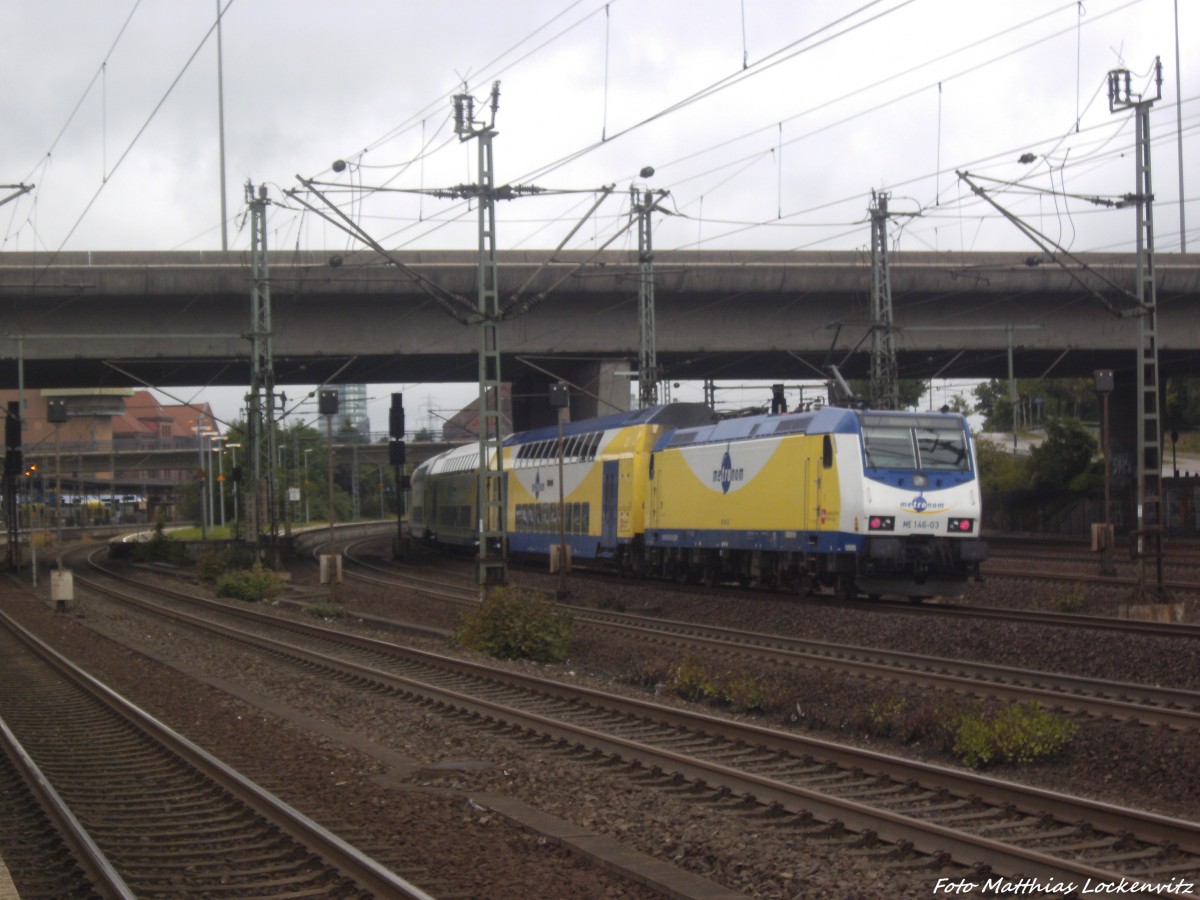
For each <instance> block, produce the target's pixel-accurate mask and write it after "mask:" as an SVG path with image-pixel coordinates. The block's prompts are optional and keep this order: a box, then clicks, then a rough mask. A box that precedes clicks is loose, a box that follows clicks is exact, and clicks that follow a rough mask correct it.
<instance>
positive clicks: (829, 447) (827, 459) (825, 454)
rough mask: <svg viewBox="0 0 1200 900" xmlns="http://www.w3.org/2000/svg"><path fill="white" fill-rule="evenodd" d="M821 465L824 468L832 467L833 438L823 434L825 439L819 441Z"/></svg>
mask: <svg viewBox="0 0 1200 900" xmlns="http://www.w3.org/2000/svg"><path fill="white" fill-rule="evenodd" d="M821 466H822V468H825V469H832V468H833V438H832V437H830V436H829V435H825V440H824V441H822V442H821Z"/></svg>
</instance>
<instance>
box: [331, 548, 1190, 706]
mask: <svg viewBox="0 0 1200 900" xmlns="http://www.w3.org/2000/svg"><path fill="white" fill-rule="evenodd" d="M347 556H348V557H349V558H350V559H351V560H352V562H353V564H354V565H353V567H352V568H348V569H347V574H348V575H350V576H351V577H355V578H360V579H363V580H365V581H369V582H370V583H373V584H376V585H379V586H383V587H386V588H397V587H402V588H403V589H405V590H409V591H416V592H419V593H424V594H426V595H427V596H430V597H433V598H435V599H438V600H443V601H448V602H453V603H455V604H458V605H461V606H463V607H467V606H470V605H472V604H474V603H476V602H477V600H478V593H477V589H475V588H474V587H473V586H468V585H466V584H464V583H459V584H455V583H453V582H450V581H447V580H445V579H444V578H432V577H430V576H428V575H426V574H424V573H417V574H413V573H411V572H407V571H404V570H397V569H396V568H395V567H382V566H376V565H373V564H371V563H368V562H366V561H365V560H363V559H361V558H359V557H357V556H355V555H354V554H353V553H348V554H347ZM364 569H365V570H367V572H371V573H373V574H366V572H364V571H362V570H364ZM560 608H563V609H567V610H569V611H570V612H571V613H572V616H573V618H574V621H575V623H576V625H577V626H579V625H583V626H586V627H589V628H596V629H602V630H607V631H610V632H614V633H619V634H620V635H621V636H622V637H625V638H632V639H635V640H639V641H644V642H646V643H650V644H654V645H657V646H666V645H670V646H674V647H676V648H682V649H686V650H688V651H690V652H694V653H696V654H697V655H699V656H701V657H702V658H713V657H722V658H733V657H743V658H745V657H749V658H753V659H754V660H756V661H769V662H773V663H776V664H779V665H785V666H797V667H809V668H821V669H823V670H826V671H835V672H841V673H844V674H847V675H853V676H858V677H864V678H880V679H887V680H891V681H896V682H902V683H905V684H911V685H916V686H918V687H931V688H937V689H942V690H952V691H957V692H960V693H965V694H971V695H974V696H988V697H996V698H999V699H1004V700H1011V701H1017V702H1023V703H1028V702H1037V703H1040V704H1041V705H1043V706H1046V707H1050V708H1060V709H1063V710H1067V711H1070V712H1073V713H1079V714H1084V715H1091V716H1108V717H1112V718H1114V719H1122V720H1132V721H1137V722H1141V723H1143V724H1146V725H1154V726H1165V727H1169V728H1175V729H1179V730H1185V729H1189V728H1200V693H1197V692H1195V691H1187V690H1180V689H1173V688H1163V687H1158V686H1154V685H1138V684H1128V683H1123V682H1114V681H1105V680H1101V679H1095V678H1082V677H1076V676H1071V675H1064V674H1059V673H1052V672H1038V671H1031V670H1025V669H1015V668H1012V667H1007V666H998V665H991V664H987V663H972V662H966V661H963V660H957V659H948V658H943V657H931V656H924V655H919V654H915V653H903V652H899V651H888V650H878V649H874V648H870V647H862V646H855V645H849V644H834V643H829V642H825V641H814V640H806V639H801V638H793V637H788V636H786V635H779V634H763V633H758V632H751V631H744V630H732V629H728V628H716V627H711V626H706V625H701V624H696V623H692V622H679V621H668V620H663V619H661V618H658V617H651V616H642V615H633V614H629V613H620V612H612V611H607V610H596V609H592V608H588V607H581V606H569V605H563V604H560ZM898 608H900V609H909V608H910V607H908V606H907V605H905V606H899V607H898ZM364 618H367V619H371V620H372V621H374V622H376V624H381V625H386V626H389V627H397V626H398V625H399V624H400V623H397V622H395V621H392V620H387V619H381V618H378V617H370V616H367V617H364ZM1150 624H1152V623H1150ZM1155 633H1157V632H1155Z"/></svg>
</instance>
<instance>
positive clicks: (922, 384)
mask: <svg viewBox="0 0 1200 900" xmlns="http://www.w3.org/2000/svg"><path fill="white" fill-rule="evenodd" d="M849 384H850V390H852V391H854V394H855V396H856V397H859V398H860V399H862V400H866V399H867V398H868V397H870V396H871V382H869V381H868V380H867V379H865V378H852V379H850V382H849ZM927 390H929V382H927V381H920V380H918V379H914V378H901V379H900V380H899V381H898V382H896V393H897V395H898V398H899V400H900V406H899V408H900V409H919V408H920V406H921V400H922V399H924V397H925V392H926V391H927Z"/></svg>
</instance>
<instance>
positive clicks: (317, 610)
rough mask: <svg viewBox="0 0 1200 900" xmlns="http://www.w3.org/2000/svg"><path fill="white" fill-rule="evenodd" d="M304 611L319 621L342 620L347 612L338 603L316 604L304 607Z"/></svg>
mask: <svg viewBox="0 0 1200 900" xmlns="http://www.w3.org/2000/svg"><path fill="white" fill-rule="evenodd" d="M304 611H305V612H306V613H308V614H309V615H310V616H313V617H314V618H317V619H340V618H341V617H342V616H344V615H346V611H345V610H344V609H342V608H341V607H340V606H338V605H337V604H336V603H314V604H312V606H306V607H304Z"/></svg>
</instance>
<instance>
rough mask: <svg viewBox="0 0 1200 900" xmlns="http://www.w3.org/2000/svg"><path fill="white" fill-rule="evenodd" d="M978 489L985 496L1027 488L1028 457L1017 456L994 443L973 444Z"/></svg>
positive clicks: (981, 442) (985, 441) (986, 441)
mask: <svg viewBox="0 0 1200 900" xmlns="http://www.w3.org/2000/svg"><path fill="white" fill-rule="evenodd" d="M975 459H976V462H977V463H978V464H979V483H980V486H981V487H980V489H981V490H982V492H983V493H985V494H993V493H1000V492H1003V491H1018V490H1021V489H1023V488H1027V487H1029V463H1030V460H1029V457H1028V456H1018V455H1017V454H1015V453H1012V452H1011V451H1010V450H1009V449H1008V448H1007V447H1004V446H1003V445H1001V444H999V443H997V442H996V441H988V440H980V441H977V442H976V444H975Z"/></svg>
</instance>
